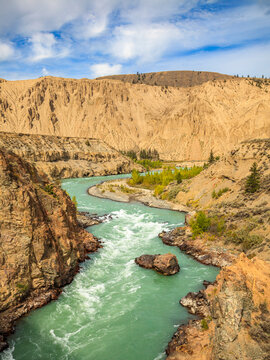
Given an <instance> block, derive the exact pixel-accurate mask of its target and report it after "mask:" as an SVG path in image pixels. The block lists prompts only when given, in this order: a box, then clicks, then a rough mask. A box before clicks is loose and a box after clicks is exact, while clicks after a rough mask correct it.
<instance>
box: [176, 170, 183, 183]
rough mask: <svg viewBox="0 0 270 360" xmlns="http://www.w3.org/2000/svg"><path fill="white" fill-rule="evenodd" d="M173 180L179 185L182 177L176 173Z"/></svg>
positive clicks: (178, 172)
mask: <svg viewBox="0 0 270 360" xmlns="http://www.w3.org/2000/svg"><path fill="white" fill-rule="evenodd" d="M175 179H176V181H177V184H181V182H182V175H181V173H180V171H177V173H176V176H175Z"/></svg>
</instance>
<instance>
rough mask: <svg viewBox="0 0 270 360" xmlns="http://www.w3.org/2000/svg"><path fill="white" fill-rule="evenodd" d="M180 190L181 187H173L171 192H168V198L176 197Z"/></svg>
mask: <svg viewBox="0 0 270 360" xmlns="http://www.w3.org/2000/svg"><path fill="white" fill-rule="evenodd" d="M179 191H180V187H179V186H176V187H174V188H172V189H171V190H170V191H169V192H168V200H173V199H175V198H176V196H177V195H178V193H179Z"/></svg>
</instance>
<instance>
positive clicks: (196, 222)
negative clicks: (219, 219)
mask: <svg viewBox="0 0 270 360" xmlns="http://www.w3.org/2000/svg"><path fill="white" fill-rule="evenodd" d="M210 225H211V219H210V218H209V217H208V216H206V214H205V213H204V212H203V211H199V212H198V213H197V214H196V215H195V217H194V218H193V219H191V221H190V226H191V229H192V233H193V237H196V236H198V235H200V234H202V233H204V232H205V231H207V230H208V229H209V227H210Z"/></svg>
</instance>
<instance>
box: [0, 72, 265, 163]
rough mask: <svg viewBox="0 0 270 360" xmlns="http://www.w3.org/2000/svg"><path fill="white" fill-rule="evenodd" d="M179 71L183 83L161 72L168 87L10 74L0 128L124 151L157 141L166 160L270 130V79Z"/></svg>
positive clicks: (1, 96) (1, 98) (2, 93)
mask: <svg viewBox="0 0 270 360" xmlns="http://www.w3.org/2000/svg"><path fill="white" fill-rule="evenodd" d="M177 74H178V73H177ZM177 74H176V75H175V76H173V78H175V79H177V78H179V83H181V81H182V84H183V86H181V85H180V86H179V87H175V86H170V84H171V80H170V79H171V74H170V72H167V73H164V74H163V75H162V76H161V75H160V74H159V75H158V74H157V75H155V76H157V77H158V78H162V79H163V80H162V84H164V85H162V86H151V85H146V84H144V83H138V84H137V83H136V84H132V83H129V82H123V81H120V80H118V81H117V80H112V79H104V80H87V79H81V80H75V79H63V78H54V77H44V78H39V79H36V80H25V81H4V82H1V83H0V105H1V111H0V130H1V131H5V132H15V133H20V132H22V133H30V134H44V135H57V136H69V137H70V136H76V137H90V138H97V139H101V140H103V141H105V142H106V143H108V144H110V145H111V146H113V147H114V148H116V149H117V150H125V151H127V150H130V149H137V150H138V149H145V148H146V149H148V148H152V149H153V148H155V149H158V150H159V153H160V157H161V158H162V159H165V160H187V159H190V160H205V159H207V158H208V155H209V153H210V151H211V149H213V150H214V152H215V153H216V154H218V155H222V154H224V153H226V152H227V151H228V150H230V149H231V148H232V147H233V146H234V145H236V144H238V143H239V142H241V141H243V140H247V139H253V138H267V137H270V124H269V117H270V105H269V104H270V91H269V85H270V80H267V79H262V80H260V79H259V80H257V79H255V80H253V79H239V78H232V77H226V76H223V75H219V76H217V75H215V74H212V75H211V73H206V74H204V73H200V74H199V75H196V76H197V77H198V78H200V79H201V80H200V82H196V81H195V80H194V77H195V78H196V76H195V75H194V74H193V73H192V72H190V74H189V73H185V72H184V73H183V75H182V72H179V76H177ZM182 77H183V78H184V79H187V80H188V81H187V80H185V81H184V80H181V81H180V79H181V78H182ZM120 79H123V80H124V78H123V77H120ZM146 79H147V77H146ZM166 79H168V81H167V80H166ZM208 79H209V81H206V80H208ZM146 83H147V84H148V82H146ZM188 83H190V84H191V86H189V87H184V86H186V84H188ZM166 84H167V85H166Z"/></svg>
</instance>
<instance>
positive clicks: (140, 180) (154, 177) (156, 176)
mask: <svg viewBox="0 0 270 360" xmlns="http://www.w3.org/2000/svg"><path fill="white" fill-rule="evenodd" d="M202 170H203V168H202V167H201V166H193V167H192V168H190V169H188V168H187V167H186V168H184V169H179V170H178V169H175V168H171V167H169V166H168V167H164V168H163V170H162V171H160V172H157V171H153V172H147V173H146V174H145V175H140V173H139V172H138V171H137V170H133V171H132V173H131V180H130V181H129V184H130V185H138V184H142V185H143V187H146V188H149V189H154V188H155V187H156V185H163V186H167V185H168V184H169V183H170V182H172V181H175V180H177V179H178V180H179V179H180V176H181V179H191V178H192V177H194V176H196V175H198V174H199V173H200V172H201V171H202ZM179 174H180V175H179Z"/></svg>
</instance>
